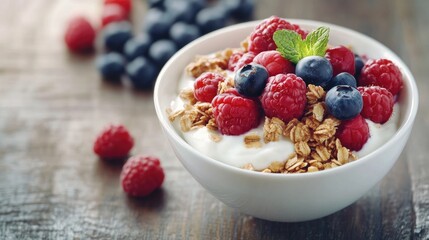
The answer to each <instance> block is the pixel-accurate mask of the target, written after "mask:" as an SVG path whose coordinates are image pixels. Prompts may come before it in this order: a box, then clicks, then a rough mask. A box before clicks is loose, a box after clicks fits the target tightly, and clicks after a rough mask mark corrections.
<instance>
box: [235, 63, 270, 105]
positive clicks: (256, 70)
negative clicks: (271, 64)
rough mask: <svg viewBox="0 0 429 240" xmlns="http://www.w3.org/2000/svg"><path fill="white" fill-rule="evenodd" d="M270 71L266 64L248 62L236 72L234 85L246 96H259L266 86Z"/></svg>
mask: <svg viewBox="0 0 429 240" xmlns="http://www.w3.org/2000/svg"><path fill="white" fill-rule="evenodd" d="M268 77H269V76H268V72H267V69H265V67H264V66H262V65H259V64H256V63H252V64H247V65H245V66H244V67H242V68H241V69H240V70H238V71H237V72H236V73H235V78H234V85H235V88H236V89H237V92H238V93H239V94H241V95H243V96H245V97H258V96H259V95H261V93H262V91H263V90H264V88H265V84H266V83H267V79H268Z"/></svg>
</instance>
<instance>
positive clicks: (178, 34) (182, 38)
mask: <svg viewBox="0 0 429 240" xmlns="http://www.w3.org/2000/svg"><path fill="white" fill-rule="evenodd" d="M200 35H201V34H200V30H199V29H198V27H197V26H195V25H191V24H187V23H184V22H177V23H175V24H174V25H173V26H172V27H171V29H170V38H171V40H173V41H174V42H175V43H176V44H177V46H178V47H179V48H181V47H183V46H185V45H186V44H188V43H189V42H191V41H192V40H195V39H197V38H198V37H199V36H200Z"/></svg>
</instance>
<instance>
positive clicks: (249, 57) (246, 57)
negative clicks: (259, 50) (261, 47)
mask: <svg viewBox="0 0 429 240" xmlns="http://www.w3.org/2000/svg"><path fill="white" fill-rule="evenodd" d="M254 58H255V54H254V53H253V52H247V53H244V54H243V56H241V58H240V59H239V60H238V62H237V63H236V64H235V68H234V72H236V71H238V70H239V69H240V68H242V67H244V65H247V64H249V63H251V62H253V59H254Z"/></svg>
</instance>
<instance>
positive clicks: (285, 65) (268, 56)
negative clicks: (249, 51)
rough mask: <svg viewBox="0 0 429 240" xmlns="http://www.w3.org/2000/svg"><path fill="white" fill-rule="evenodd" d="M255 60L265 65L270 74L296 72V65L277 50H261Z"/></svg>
mask: <svg viewBox="0 0 429 240" xmlns="http://www.w3.org/2000/svg"><path fill="white" fill-rule="evenodd" d="M253 62H255V63H258V64H261V65H262V66H264V67H265V68H266V69H267V71H268V73H269V75H270V76H275V75H277V74H280V73H284V74H286V73H294V72H295V66H294V65H293V64H292V63H291V62H290V61H289V60H287V59H286V58H284V57H283V56H282V55H281V54H280V52H278V51H276V50H271V51H264V52H260V53H259V54H258V55H256V57H255V58H254V59H253Z"/></svg>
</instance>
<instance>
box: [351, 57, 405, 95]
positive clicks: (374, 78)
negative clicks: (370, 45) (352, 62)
mask: <svg viewBox="0 0 429 240" xmlns="http://www.w3.org/2000/svg"><path fill="white" fill-rule="evenodd" d="M358 85H359V86H371V85H375V86H380V87H384V88H386V89H387V90H389V91H390V92H391V93H392V95H396V94H398V93H399V91H400V90H401V88H402V85H403V80H402V73H401V71H400V70H399V68H398V67H397V66H396V65H395V64H394V63H393V62H392V61H390V60H388V59H384V58H381V59H377V60H368V61H367V62H366V63H365V65H364V66H363V68H362V71H361V73H360V77H359V80H358Z"/></svg>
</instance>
